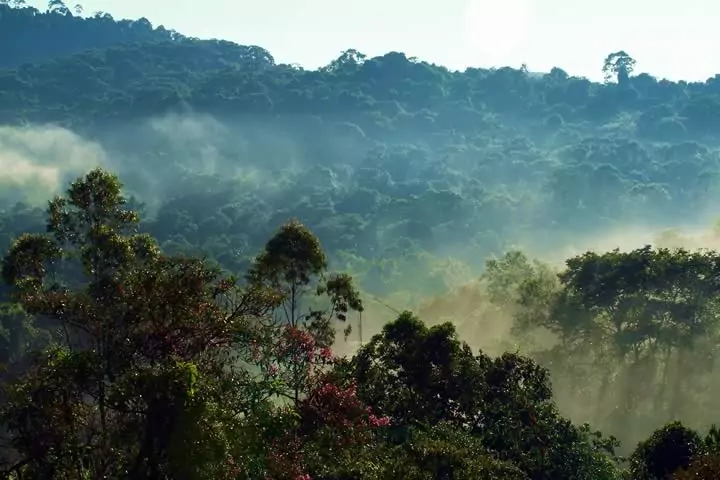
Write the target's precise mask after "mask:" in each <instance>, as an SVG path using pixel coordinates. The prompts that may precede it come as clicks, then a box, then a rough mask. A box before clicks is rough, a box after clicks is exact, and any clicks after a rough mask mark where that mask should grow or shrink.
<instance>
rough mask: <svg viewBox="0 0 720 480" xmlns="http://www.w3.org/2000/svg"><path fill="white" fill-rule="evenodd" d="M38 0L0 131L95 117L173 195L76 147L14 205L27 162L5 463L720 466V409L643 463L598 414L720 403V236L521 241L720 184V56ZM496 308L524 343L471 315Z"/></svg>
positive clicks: (25, 141)
mask: <svg viewBox="0 0 720 480" xmlns="http://www.w3.org/2000/svg"><path fill="white" fill-rule="evenodd" d="M15 3H16V5H13V6H10V5H9V2H0V53H2V55H0V67H2V68H4V70H2V71H0V97H1V98H2V102H0V122H3V124H7V125H8V126H7V127H0V146H2V148H9V149H10V154H11V155H10V157H11V158H14V157H13V155H14V154H16V153H17V152H20V153H19V155H20V157H18V158H22V159H24V158H26V156H27V155H30V157H32V158H30V157H28V158H30V160H29V162H28V166H29V167H28V168H29V169H30V170H32V169H33V168H34V167H35V166H47V165H52V166H53V171H55V170H57V171H62V174H61V175H60V174H59V175H58V179H57V180H58V181H60V180H63V181H64V175H65V171H64V168H65V167H64V166H63V165H64V164H62V161H63V159H62V157H63V156H65V155H66V154H64V153H62V154H58V153H57V151H55V150H53V149H50V151H51V153H50V154H48V156H49V157H50V158H49V159H39V157H41V156H42V155H40V154H39V153H38V152H39V151H40V150H42V149H43V148H44V147H42V145H48V144H52V145H54V147H53V148H55V147H57V145H59V144H61V143H62V142H63V141H70V143H72V145H73V147H72V148H69V149H68V152H70V153H68V154H67V155H70V156H75V155H76V154H77V156H78V157H82V155H81V153H82V148H79V147H78V148H76V147H77V145H79V144H80V143H82V142H83V141H84V140H90V141H93V142H97V144H99V145H100V146H102V147H103V151H104V152H105V153H106V154H107V158H103V161H108V162H110V163H111V164H113V165H114V168H116V169H117V170H119V171H120V172H122V175H123V177H124V178H127V179H128V188H129V190H130V191H132V192H134V193H136V194H137V195H138V199H140V200H142V202H147V203H148V210H149V211H152V212H153V215H152V217H150V218H144V219H142V221H141V218H140V215H139V212H140V211H142V210H143V209H144V208H145V206H144V204H143V203H142V202H141V201H138V199H135V198H126V197H125V195H124V194H123V188H122V187H123V186H122V185H121V183H120V182H119V180H118V177H116V176H115V175H112V174H110V173H108V172H106V171H104V170H100V169H95V170H91V171H89V172H88V171H82V172H81V171H80V170H84V169H85V168H86V165H87V164H86V163H84V160H81V159H80V158H78V159H77V160H78V162H77V164H75V163H72V162H74V161H75V160H76V159H75V158H73V159H72V162H71V163H72V165H73V166H72V167H71V168H70V169H71V170H72V169H74V168H76V169H77V170H78V171H77V172H72V173H73V174H75V173H78V174H80V173H82V177H81V178H79V179H78V180H77V181H75V182H73V183H71V185H70V188H69V189H68V190H67V192H66V193H65V195H62V196H60V197H57V198H56V199H54V200H52V201H51V202H50V203H49V205H48V209H47V212H45V213H46V214H47V215H46V217H47V218H46V220H47V222H46V225H45V226H46V227H47V228H44V225H43V212H42V210H41V209H38V208H35V207H33V206H29V205H28V204H25V203H22V202H17V203H15V204H14V205H13V202H14V201H15V200H18V199H28V198H30V195H29V194H28V193H27V191H26V190H30V189H31V187H35V186H36V185H33V182H35V181H37V183H42V182H47V183H49V184H53V182H51V181H48V178H47V175H45V176H43V175H40V174H36V173H33V174H30V176H29V177H27V178H30V180H27V179H26V178H25V177H23V176H22V175H20V176H15V175H13V176H12V178H6V177H2V179H0V181H1V182H2V185H0V196H1V197H2V200H3V204H4V205H7V206H6V207H5V208H3V210H2V212H1V214H0V248H2V249H3V251H5V250H6V251H7V254H6V255H5V257H4V260H3V265H2V275H3V280H4V285H2V286H0V297H1V298H0V300H2V301H3V304H2V308H0V361H1V362H3V363H4V364H5V365H4V366H6V367H7V368H6V371H5V373H4V375H3V377H2V382H3V387H4V388H3V390H4V391H3V394H2V396H0V407H1V408H0V414H1V415H0V423H2V429H1V431H2V434H3V435H4V436H5V437H6V438H5V440H6V442H5V443H6V444H7V449H6V450H7V452H6V453H5V454H4V455H3V457H4V458H3V460H4V461H5V462H4V463H5V466H6V468H5V470H4V471H3V472H2V473H4V474H6V475H7V476H9V477H10V478H12V479H13V480H15V479H16V478H17V479H19V478H58V479H65V478H68V479H69V478H100V477H103V478H104V477H108V478H133V479H141V478H148V479H153V480H157V479H164V478H178V479H188V480H190V479H211V478H212V479H215V478H221V479H223V478H225V479H231V478H232V479H238V478H242V479H255V478H268V479H275V480H280V479H286V478H287V479H292V480H298V479H304V480H307V479H309V478H315V479H336V480H337V479H377V480H380V479H386V478H390V479H392V478H398V479H400V478H411V479H412V478H417V479H424V478H448V479H449V478H486V479H496V478H498V479H499V478H509V479H518V480H520V479H533V480H536V479H537V480H541V479H561V480H562V479H573V480H575V479H578V480H584V479H587V480H590V479H593V480H595V479H600V480H614V479H620V478H623V479H626V478H628V475H629V476H633V477H634V478H637V479H645V478H648V479H650V478H665V477H666V476H668V475H674V477H675V478H689V477H688V476H691V475H694V476H695V477H693V478H716V477H717V475H716V474H715V473H713V472H717V468H716V467H717V465H716V464H717V458H716V456H717V455H716V453H717V450H718V443H719V440H718V432H717V430H716V429H711V431H710V433H709V434H708V435H707V436H706V438H705V439H704V441H703V440H701V439H700V437H699V436H698V435H697V434H695V433H694V431H693V430H690V429H688V428H685V427H683V426H682V425H680V424H670V425H668V426H666V427H665V428H663V429H661V430H658V431H657V432H655V433H654V434H652V435H651V436H650V438H649V439H647V440H645V441H642V442H640V444H639V445H638V447H637V449H636V450H635V452H634V453H633V455H632V457H631V459H630V460H631V461H630V469H629V471H625V470H623V469H622V468H621V467H620V466H619V465H620V460H619V458H618V457H617V456H616V454H615V450H616V449H617V448H618V447H619V442H618V441H617V440H616V439H615V438H614V437H613V436H604V435H602V434H601V433H600V432H599V431H596V430H595V428H597V427H598V426H599V427H601V428H602V429H603V430H605V431H607V432H611V433H615V432H621V433H624V437H626V438H630V439H632V440H633V441H636V440H637V438H634V436H635V437H640V436H642V435H646V434H647V432H648V431H650V430H652V429H653V428H656V427H657V422H658V421H663V422H664V421H666V420H669V419H675V418H681V417H683V416H688V415H690V414H693V415H695V417H693V418H695V419H697V418H698V415H700V416H701V417H702V418H701V420H702V421H706V419H707V418H710V417H712V416H716V415H717V414H718V413H720V411H718V410H717V408H716V406H715V403H716V402H714V398H716V396H717V393H718V392H717V383H716V382H713V378H712V375H713V359H714V358H715V357H716V353H717V345H718V340H720V338H719V337H718V334H720V329H719V327H720V324H718V321H717V319H718V318H720V315H718V314H719V313H720V310H719V308H720V305H719V304H718V300H717V299H718V298H720V296H719V295H718V293H720V292H718V282H717V278H718V277H719V276H720V270H719V269H718V268H719V266H720V258H718V255H717V253H715V252H712V251H692V250H689V249H682V248H680V249H678V248H674V247H673V248H651V247H645V248H639V249H635V250H631V251H628V252H625V251H622V252H621V251H620V250H615V251H609V252H588V253H586V254H583V255H579V256H575V257H573V258H570V259H568V260H567V262H566V265H565V267H564V268H562V269H555V268H552V267H550V266H549V265H547V264H544V263H541V262H539V261H535V260H532V259H531V256H530V255H527V254H525V253H522V249H520V247H526V249H527V247H532V250H533V252H549V251H556V249H557V248H558V245H561V244H564V243H568V241H569V240H575V239H576V238H575V237H576V236H577V234H578V232H583V234H584V235H587V236H588V237H592V236H593V235H603V234H604V233H605V232H607V231H618V230H622V229H623V228H624V227H625V226H627V225H628V224H633V225H639V226H649V227H651V228H652V227H655V226H656V225H658V224H662V225H667V224H668V223H670V224H672V223H676V222H679V221H682V222H686V221H688V220H689V219H692V218H695V217H694V216H695V215H696V213H697V212H698V211H704V210H705V209H706V207H707V202H708V201H710V202H712V200H713V199H714V198H715V197H716V195H717V192H718V190H717V187H718V183H717V179H718V178H720V177H718V174H719V173H720V162H719V161H718V159H720V150H718V142H717V137H716V136H715V135H714V132H715V131H716V130H717V127H718V126H720V101H718V98H717V83H718V81H717V78H711V79H709V80H708V81H706V82H702V83H688V82H677V83H673V82H669V81H665V80H663V81H658V80H657V79H655V78H654V77H652V76H650V75H648V74H641V75H633V69H634V66H635V60H634V59H633V58H632V57H630V56H629V55H628V54H627V53H626V52H624V51H618V52H615V53H611V54H610V55H608V57H607V58H606V59H605V61H604V64H603V73H604V74H605V75H606V80H608V81H607V82H606V83H605V84H597V83H593V82H590V81H589V80H587V79H584V78H577V77H571V76H569V75H568V74H567V73H566V72H564V71H563V70H562V69H559V68H554V69H553V70H552V71H550V72H549V73H547V74H544V75H543V74H533V73H531V72H529V71H528V69H527V67H523V68H521V69H519V70H515V69H512V68H499V69H489V70H488V69H479V68H469V69H467V70H466V71H464V72H457V71H449V70H447V69H445V68H443V67H441V66H437V65H431V64H429V63H427V62H422V61H419V60H417V59H413V58H407V57H406V56H405V55H404V54H402V53H399V52H391V53H388V54H386V55H383V56H380V57H375V58H368V57H367V56H365V55H363V54H362V53H361V52H358V51H356V50H353V49H349V50H347V51H345V52H343V53H342V54H341V55H340V56H339V58H337V59H336V60H334V61H332V62H331V63H330V64H329V65H327V66H326V67H323V68H320V69H318V70H316V71H308V70H304V69H302V68H298V67H296V66H290V65H278V64H276V62H275V61H274V59H273V58H272V56H271V55H270V54H269V53H268V52H267V51H265V50H264V49H262V48H260V47H254V46H240V45H235V44H232V43H230V42H224V41H201V40H197V39H191V38H187V37H184V36H182V35H181V34H179V33H177V32H174V31H170V30H166V29H165V28H163V27H157V28H153V26H152V25H151V24H150V23H149V21H147V20H145V19H140V20H136V21H129V20H128V21H115V20H113V19H112V17H110V16H109V15H107V14H102V13H98V14H96V15H94V16H92V17H88V18H83V17H82V16H81V12H80V10H79V9H78V10H77V11H75V12H73V11H72V10H71V9H70V8H68V6H67V5H65V4H64V3H63V2H62V1H59V0H53V1H52V2H51V3H50V4H49V6H48V10H47V12H39V11H38V10H36V9H33V8H30V7H25V6H24V5H22V2H15ZM28 39H32V42H30V41H28ZM8 49H9V50H8ZM611 79H616V80H617V83H615V82H610V81H609V80H611ZM190 111H192V112H194V113H193V114H190V113H188V112H190ZM46 123H52V124H55V125H63V126H66V127H69V128H72V129H73V130H74V131H75V132H76V133H78V134H82V138H80V137H78V136H76V135H74V134H73V135H70V134H69V132H68V131H65V130H57V129H52V128H43V129H41V130H42V132H41V133H42V135H46V136H45V137H43V139H42V141H40V142H37V141H36V142H35V143H32V141H31V140H33V138H35V137H33V135H37V134H38V133H37V132H38V131H39V129H38V127H37V124H46ZM6 138H8V139H9V140H6ZM48 138H53V139H54V140H56V141H48ZM68 139H69V140H68ZM128 139H132V141H128ZM35 140H37V139H35ZM30 144H32V147H28V145H30ZM38 145H40V146H38ZM209 146H212V148H208V147H209ZM28 152H30V153H28ZM78 152H80V153H78ZM35 157H38V158H35ZM199 159H200V160H202V161H198V160H199ZM23 161H24V160H23ZM35 161H37V162H38V164H37V165H35V164H34V163H32V162H35ZM92 162H93V163H95V164H96V162H95V160H92ZM77 165H81V166H77ZM210 165H211V166H210ZM39 171H44V170H42V169H40V170H39ZM158 172H162V175H158ZM208 172H213V173H212V174H208ZM33 175H34V176H33ZM16 177H17V178H16ZM60 177H63V178H60ZM149 179H151V180H149ZM53 180H55V179H53ZM47 186H48V184H42V187H47ZM287 218H295V219H296V220H290V221H286V219H287ZM278 225H280V226H279V228H278ZM44 230H46V231H44ZM715 233H717V232H715ZM717 238H718V237H717V235H715V236H714V237H712V238H710V240H711V241H713V242H714V241H716V240H717ZM268 239H269V240H268ZM662 240H663V241H666V242H669V243H673V242H674V243H677V244H678V245H682V243H683V240H682V239H680V238H679V237H678V236H672V235H670V236H666V237H665V238H664V239H662ZM258 252H259V254H258V255H256V253H258ZM493 255H494V258H493V259H492V260H490V261H488V262H486V263H485V265H484V266H483V259H484V258H487V257H490V256H493ZM200 257H203V258H205V257H209V258H211V259H212V260H213V261H214V262H215V263H217V264H218V265H211V264H210V262H209V261H206V260H201V259H200ZM343 270H349V272H350V273H352V275H350V273H336V272H341V271H343ZM480 270H483V272H482V275H481V276H480V280H479V281H478V282H474V283H472V284H469V285H466V286H465V287H463V288H462V289H458V290H457V291H456V292H455V293H456V294H455V296H448V297H445V298H443V299H442V300H443V302H444V303H443V302H438V304H436V305H435V307H436V308H435V309H434V310H433V308H429V309H428V310H427V312H433V314H432V315H430V314H427V315H425V314H423V315H422V318H423V320H421V319H420V318H419V317H418V316H416V315H414V314H412V313H410V312H405V313H399V312H398V314H399V317H398V318H396V319H395V320H394V321H392V322H389V323H387V324H385V325H384V326H383V328H382V329H381V331H380V332H379V333H378V334H376V335H375V336H373V337H372V339H371V340H370V342H369V343H367V344H366V345H363V346H361V348H360V349H359V350H358V351H357V353H355V354H354V355H351V356H350V358H343V359H338V358H336V357H335V356H334V354H333V353H332V351H331V347H334V346H336V342H337V340H336V327H337V326H338V324H342V325H343V326H344V327H345V328H346V336H347V335H348V334H349V333H350V326H351V325H352V324H353V321H354V320H355V314H358V321H359V322H360V323H359V325H358V326H362V320H363V318H362V315H363V314H365V317H366V321H367V319H368V317H370V320H369V321H370V322H375V326H377V325H378V324H380V323H383V320H382V318H378V317H377V314H376V312H375V311H373V310H372V309H370V308H368V307H369V306H368V305H367V304H366V302H365V300H366V298H368V297H369V296H368V295H366V293H370V294H372V295H373V298H376V297H378V296H382V297H384V299H379V301H380V302H382V303H381V305H385V306H384V307H383V308H385V307H389V308H390V309H393V310H394V308H393V307H392V306H390V305H393V306H397V307H398V308H400V309H402V308H409V307H406V305H414V304H415V300H417V299H418V298H424V297H426V296H427V294H435V293H444V292H445V291H446V290H447V289H449V288H454V287H457V286H459V285H462V284H463V283H464V282H465V281H467V280H470V279H472V278H477V277H478V273H479V271H480ZM226 271H231V272H234V273H236V274H238V275H237V278H240V279H242V280H241V281H237V280H236V277H234V276H230V277H226V276H225V273H224V272H226ZM331 272H332V273H331ZM243 280H244V281H243ZM388 298H391V299H392V300H388ZM401 298H402V301H400V300H399V299H401ZM396 300H397V301H396ZM438 305H439V306H438ZM463 306H467V309H468V310H469V313H468V314H467V315H465V312H464V311H463V308H462V307H463ZM431 307H432V305H431ZM449 311H452V312H455V314H456V316H459V317H463V316H465V317H466V318H461V319H460V322H457V323H461V322H462V328H460V327H457V329H456V326H455V324H453V323H451V322H448V321H446V320H447V319H446V318H444V317H445V316H446V314H447V312H449ZM497 319H501V320H502V321H504V322H505V323H506V324H507V325H505V326H506V327H507V328H506V329H505V331H507V332H508V335H509V337H510V339H511V340H512V343H515V344H516V345H518V347H519V348H520V349H521V351H522V354H521V353H520V351H515V352H514V353H511V352H506V353H500V354H499V355H496V356H491V355H490V354H488V352H487V351H484V350H479V351H478V349H477V348H476V347H477V346H476V345H475V343H476V340H477V339H476V338H472V336H471V335H466V332H468V331H472V330H471V328H470V327H473V328H475V330H474V331H481V332H482V333H483V336H485V334H486V333H490V332H489V331H490V330H491V327H492V325H491V324H492V322H493V321H495V320H497ZM455 320H457V318H456V319H455ZM376 331H377V330H375V332H376ZM543 335H544V336H543ZM461 338H462V340H461ZM545 339H550V340H551V341H545ZM362 340H363V339H362V336H361V342H362ZM471 340H472V341H473V347H472V348H471V346H470V341H471ZM506 340H507V339H506ZM551 378H552V384H551V381H550V380H551ZM697 412H700V413H699V414H698V413H697ZM571 418H572V419H583V421H585V420H588V419H589V420H592V425H593V426H592V427H591V426H590V425H589V424H582V425H578V424H576V423H574V422H573V421H572V420H571ZM628 431H632V433H631V434H628ZM626 448H632V441H631V442H626ZM684 468H686V470H683V469H684ZM703 476H704V477H703Z"/></svg>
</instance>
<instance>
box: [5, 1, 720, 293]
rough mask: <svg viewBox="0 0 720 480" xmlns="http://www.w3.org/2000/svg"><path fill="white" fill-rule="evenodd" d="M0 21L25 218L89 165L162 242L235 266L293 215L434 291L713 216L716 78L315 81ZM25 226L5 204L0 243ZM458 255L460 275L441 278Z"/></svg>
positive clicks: (385, 68)
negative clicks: (527, 255)
mask: <svg viewBox="0 0 720 480" xmlns="http://www.w3.org/2000/svg"><path fill="white" fill-rule="evenodd" d="M0 8H2V10H0V11H1V12H2V16H1V17H0V22H2V23H1V24H0V32H2V33H1V34H0V35H3V41H2V42H0V44H1V45H2V47H0V48H3V49H5V50H4V51H3V54H2V55H0V58H2V59H3V61H4V62H5V63H6V64H14V65H20V64H21V66H19V67H17V68H8V69H5V70H0V123H2V124H4V125H6V127H4V129H1V130H0V134H1V135H2V136H3V138H4V143H2V140H3V138H0V144H3V145H5V149H6V150H5V153H6V155H5V157H4V158H5V160H4V162H5V164H6V165H7V162H15V163H11V165H15V174H14V175H7V174H4V176H3V177H2V182H3V185H4V186H5V188H3V189H2V191H1V193H2V195H0V197H3V198H4V199H5V200H6V201H9V202H10V204H14V202H15V201H16V200H23V201H25V203H26V204H27V203H29V204H30V205H34V204H35V205H36V204H38V203H37V202H38V199H39V198H44V195H45V194H46V191H47V187H50V188H51V190H54V191H58V190H57V189H58V188H59V186H60V185H62V184H63V182H64V181H65V180H67V179H68V178H71V177H73V176H74V175H76V174H78V173H80V172H81V171H84V170H86V169H87V168H89V167H91V166H96V165H97V164H101V165H103V166H105V167H108V168H111V169H112V170H113V171H116V172H118V173H120V174H121V175H122V178H123V179H124V180H125V181H126V184H127V186H128V188H129V189H130V191H131V192H132V193H134V194H136V195H137V196H138V198H139V199H140V200H141V201H142V202H144V203H145V204H146V206H147V208H148V210H147V212H148V213H149V216H146V222H145V225H146V226H147V228H148V229H149V230H150V231H152V233H154V234H155V235H157V236H158V238H159V239H160V240H161V242H162V243H163V245H164V246H165V247H166V248H168V249H170V250H173V251H175V250H177V249H180V250H183V251H191V252H196V253H197V252H203V253H206V254H209V255H211V256H212V257H214V258H220V259H221V261H222V262H223V264H224V265H226V266H228V267H230V268H233V269H241V268H242V267H243V266H245V265H247V262H248V261H249V260H248V259H249V256H250V255H252V254H253V253H254V252H255V251H256V249H257V248H258V247H259V246H260V245H262V242H263V241H264V239H265V238H267V236H268V235H270V234H271V232H272V231H274V228H276V227H277V225H279V224H280V223H281V222H282V221H283V220H284V219H286V218H288V217H290V216H296V217H298V218H300V219H301V220H302V221H303V222H305V223H306V224H307V225H308V226H309V227H310V228H311V229H312V230H313V231H315V232H316V233H317V234H318V235H319V237H320V238H321V240H322V241H323V243H324V245H326V246H327V248H328V249H329V251H330V252H331V257H332V258H333V259H334V261H336V262H340V264H342V265H345V266H349V267H350V268H351V270H353V271H354V272H355V273H356V274H357V275H358V276H359V278H360V279H361V281H362V282H363V284H364V285H366V286H367V288H370V289H373V290H374V291H376V293H377V292H388V291H393V290H396V289H397V288H399V287H398V286H399V285H403V287H402V288H403V289H405V288H406V286H407V284H408V282H407V281H406V280H405V279H412V280H413V281H412V282H410V284H411V285H412V288H418V289H420V290H422V291H438V290H442V289H443V288H445V287H446V286H447V283H448V281H451V283H452V282H457V281H458V278H467V276H464V275H465V274H467V275H468V276H472V275H474V274H475V272H476V270H477V269H478V268H480V267H481V265H482V263H483V261H484V259H485V258H487V256H488V255H490V254H493V253H498V254H499V253H502V252H503V251H504V250H506V249H507V248H508V247H509V246H521V247H526V246H530V247H532V248H533V249H535V250H534V252H533V253H538V254H540V253H547V252H548V251H550V250H553V249H557V248H558V246H559V245H560V246H562V245H565V244H567V243H568V242H574V241H576V240H578V238H579V236H582V238H585V237H592V236H593V235H595V234H596V233H597V232H603V234H606V233H608V232H614V231H616V230H618V229H623V228H625V227H626V226H627V225H632V226H633V227H637V228H641V229H642V228H650V229H653V230H654V229H662V228H665V227H673V226H678V225H687V224H697V223H704V222H707V221H709V219H712V218H713V217H714V215H715V214H714V210H713V205H714V204H715V203H716V200H717V199H718V188H717V187H718V181H717V174H718V172H719V171H720V170H719V169H720V163H719V161H720V158H719V157H718V150H717V147H718V139H719V138H720V137H718V136H716V135H715V132H716V131H717V128H718V127H719V126H720V101H719V99H720V96H718V92H720V82H719V81H718V80H717V78H720V77H716V78H713V79H709V80H708V81H707V82H705V83H685V82H679V83H674V82H670V81H666V80H658V79H656V78H654V77H652V76H650V75H648V74H640V75H635V74H634V73H633V66H634V62H635V61H634V60H633V59H632V58H631V57H630V55H628V54H627V53H625V52H616V53H613V54H611V55H609V56H608V58H607V59H605V61H604V63H603V59H598V69H599V70H600V69H603V71H605V73H606V74H607V76H608V80H609V81H608V82H606V83H593V82H591V81H589V80H587V79H585V78H578V77H572V76H570V75H568V74H567V73H566V72H565V71H563V70H562V69H560V68H555V69H553V70H552V71H551V72H549V73H548V74H546V75H541V76H538V75H531V74H528V72H527V71H526V69H524V68H523V69H513V68H500V69H482V68H471V69H468V70H467V71H464V72H455V71H450V70H448V69H446V68H444V67H442V66H437V65H431V64H428V63H425V62H423V61H421V60H418V59H413V58H407V57H406V56H405V55H404V54H402V53H399V52H391V53H388V54H386V55H384V56H381V57H377V58H366V57H365V56H364V55H363V54H361V53H360V52H357V51H355V50H352V49H351V50H347V51H346V52H344V53H343V54H341V55H340V56H339V57H338V58H337V59H336V60H334V61H333V62H331V63H330V64H329V65H327V66H326V67H324V68H321V69H319V70H316V71H310V70H304V69H302V68H299V67H296V66H290V65H277V64H276V63H275V62H274V60H273V58H272V56H271V54H270V52H267V51H266V50H264V49H262V48H261V47H254V46H239V45H236V44H233V43H230V42H224V41H214V40H204V41H202V40H196V39H190V38H186V37H184V36H182V35H180V34H177V33H174V32H172V31H169V30H165V29H163V28H155V29H153V28H152V27H151V25H150V24H149V23H148V22H146V21H144V20H138V21H135V22H133V21H115V20H113V19H112V18H110V17H109V16H107V15H98V16H95V17H90V18H83V17H81V16H79V15H77V14H74V13H73V12H72V11H71V9H68V8H67V7H65V6H64V4H62V3H61V2H58V1H54V2H51V5H50V7H49V11H48V12H39V11H37V10H34V9H31V8H29V7H20V8H18V7H12V6H8V5H2V6H0ZM30 36H32V38H33V39H34V40H33V41H28V38H30ZM40 39H44V40H43V41H41V40H40ZM58 49H59V50H58ZM60 50H62V51H63V52H66V53H68V54H69V53H70V52H73V51H81V52H80V53H76V54H73V55H65V56H62V55H58V53H60ZM5 51H7V52H8V53H6V52H5ZM9 52H12V53H9ZM43 58H45V59H47V60H46V61H40V60H41V59H43ZM45 124H54V125H60V126H61V127H63V128H64V129H60V128H59V127H54V129H48V127H43V129H39V128H38V127H37V126H38V125H45ZM22 125H25V127H22ZM27 125H34V127H28V126H27ZM51 136H52V138H53V141H52V142H51V141H50V140H49V139H50V137H51ZM8 155H9V156H8ZM18 162H20V163H18ZM17 165H22V168H20V167H19V166H17ZM5 171H7V169H5ZM158 171H162V173H163V174H162V175H161V176H159V175H157V172H158ZM20 172H22V174H20ZM238 185H242V186H243V187H242V188H239V187H238ZM31 192H34V193H33V194H32V195H31ZM38 192H41V193H40V194H39V195H40V196H38ZM31 197H32V198H31ZM10 212H12V213H10ZM33 215H34V217H33ZM39 215H40V214H39V212H38V211H34V213H33V211H32V210H27V205H25V204H22V205H18V206H15V207H12V208H11V209H10V210H9V211H8V216H7V217H6V218H5V219H4V220H3V223H4V225H5V227H4V232H5V233H4V235H3V237H2V238H4V241H2V240H1V239H0V244H1V245H0V246H6V245H7V244H8V243H7V242H9V238H12V236H13V235H15V234H17V232H19V231H24V230H22V229H25V228H26V226H27V224H28V221H30V220H28V219H29V218H30V217H32V218H40V217H39ZM150 220H152V221H150ZM38 222H40V221H39V220H38ZM38 224H41V222H40V223H38ZM581 240H582V239H581ZM582 241H584V240H582ZM582 241H581V242H580V243H582ZM458 259H459V260H462V261H463V262H464V263H463V265H465V266H467V265H469V266H470V271H469V272H465V273H464V274H463V273H462V272H458V271H457V269H455V270H452V272H453V273H452V274H446V273H445V272H447V271H448V268H449V267H448V262H451V263H452V262H453V261H454V260H458ZM453 265H454V264H453ZM455 266H457V265H455ZM453 268H454V267H453ZM462 268H465V267H462ZM462 268H461V270H462ZM418 271H425V272H427V271H431V272H434V273H432V274H430V275H423V276H421V278H422V281H419V280H418V276H417V272H418ZM448 277H450V279H449V280H448Z"/></svg>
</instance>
